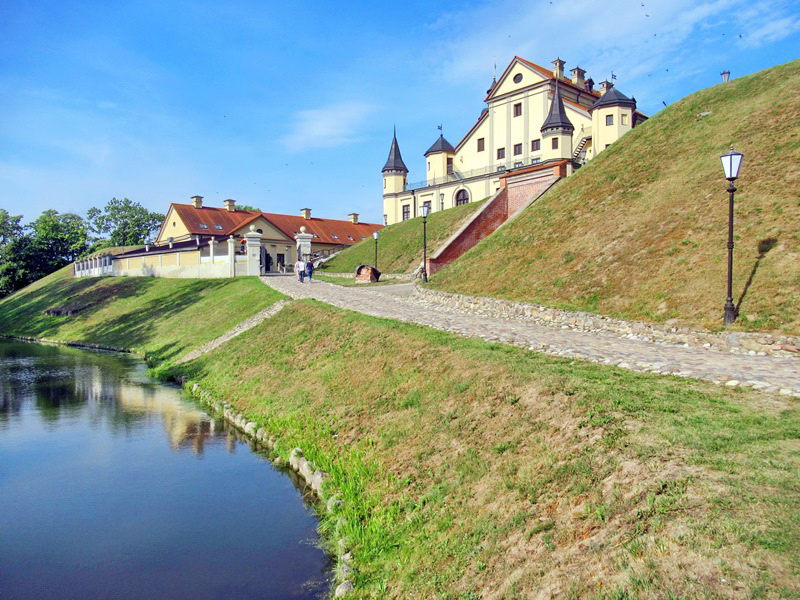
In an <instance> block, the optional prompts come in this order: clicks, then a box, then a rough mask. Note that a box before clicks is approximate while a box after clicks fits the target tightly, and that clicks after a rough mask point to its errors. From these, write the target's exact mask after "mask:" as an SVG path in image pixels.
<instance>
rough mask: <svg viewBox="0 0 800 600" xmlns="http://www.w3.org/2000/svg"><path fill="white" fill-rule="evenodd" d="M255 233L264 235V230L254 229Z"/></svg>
mask: <svg viewBox="0 0 800 600" xmlns="http://www.w3.org/2000/svg"><path fill="white" fill-rule="evenodd" d="M256 231H257V232H258V233H264V230H263V229H256Z"/></svg>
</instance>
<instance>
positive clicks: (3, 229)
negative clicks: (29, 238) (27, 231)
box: [0, 208, 22, 253]
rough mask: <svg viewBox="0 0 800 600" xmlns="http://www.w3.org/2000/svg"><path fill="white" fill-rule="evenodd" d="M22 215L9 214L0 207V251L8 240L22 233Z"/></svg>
mask: <svg viewBox="0 0 800 600" xmlns="http://www.w3.org/2000/svg"><path fill="white" fill-rule="evenodd" d="M21 221H22V215H17V216H11V215H10V214H8V211H7V210H6V209H5V208H0V253H1V252H2V251H3V248H4V247H5V246H6V244H8V243H9V242H10V241H12V240H14V239H16V238H18V237H19V236H21V235H22V225H20V222H21Z"/></svg>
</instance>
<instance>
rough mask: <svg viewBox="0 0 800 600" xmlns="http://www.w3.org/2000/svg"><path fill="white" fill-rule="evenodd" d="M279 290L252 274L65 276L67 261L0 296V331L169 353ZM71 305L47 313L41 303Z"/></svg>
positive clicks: (205, 338)
mask: <svg viewBox="0 0 800 600" xmlns="http://www.w3.org/2000/svg"><path fill="white" fill-rule="evenodd" d="M281 298H282V296H281V295H280V294H279V293H278V292H276V291H274V290H272V289H270V288H268V287H267V286H265V285H263V284H262V283H261V282H259V281H258V279H257V278H255V277H240V278H237V279H159V278H155V277H84V278H81V279H74V278H73V277H72V265H69V266H67V267H64V268H63V269H61V270H59V271H56V272H55V273H51V274H50V275H48V276H47V277H43V278H42V279H40V280H39V281H37V282H35V283H33V284H31V285H29V286H28V287H26V288H24V289H22V290H20V291H18V292H16V293H14V294H12V295H11V296H8V297H6V298H3V299H2V300H0V335H13V336H23V337H37V338H45V339H51V340H58V341H66V342H81V343H90V344H101V345H104V346H111V347H115V348H127V349H129V350H132V351H134V352H137V353H139V354H147V355H148V356H149V357H150V358H151V360H152V361H154V362H160V361H163V360H175V359H177V358H179V357H180V356H182V355H183V354H185V353H186V352H188V351H189V350H191V349H193V348H194V347H196V346H200V345H202V344H204V343H205V342H209V341H211V340H213V339H214V338H216V337H218V336H220V335H222V334H223V333H225V332H226V331H227V330H228V329H230V328H232V327H233V326H234V325H237V324H238V323H240V322H241V321H243V320H244V319H246V318H247V317H249V316H250V315H253V314H255V313H257V312H258V311H260V310H261V309H263V308H265V307H267V306H269V305H270V304H273V303H274V302H277V301H278V300H279V299H281ZM52 310H59V311H75V312H74V314H71V315H62V316H52V315H48V314H45V311H52Z"/></svg>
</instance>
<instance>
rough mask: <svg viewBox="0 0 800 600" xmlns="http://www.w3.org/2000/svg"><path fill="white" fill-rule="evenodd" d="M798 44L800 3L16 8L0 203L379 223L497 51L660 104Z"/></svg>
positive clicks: (3, 89) (0, 67)
mask: <svg viewBox="0 0 800 600" xmlns="http://www.w3.org/2000/svg"><path fill="white" fill-rule="evenodd" d="M798 47H800V4H798V3H797V2H796V1H794V0H791V1H789V0H787V1H774V0H715V1H711V2H698V1H690V0H669V1H655V0H635V1H631V0H607V1H605V2H603V3H598V2H596V1H594V0H570V1H568V2H567V1H565V0H553V1H552V2H551V1H550V0H532V1H530V0H528V1H526V2H519V1H508V0H494V1H492V2H471V1H469V0H466V1H465V0H459V1H458V2H449V1H446V0H445V1H442V2H438V3H431V2H417V1H415V0H412V1H406V2H402V3H401V2H395V3H391V4H385V5H378V4H375V3H372V2H363V1H357V2H341V3H333V2H331V3H327V2H319V3H315V2H304V3H295V2H280V3H279V2H272V1H266V2H264V1H262V2H240V1H236V0H233V1H225V2H188V1H186V0H171V1H163V0H162V1H159V2H155V1H152V0H139V1H137V2H114V1H109V0H106V1H103V2H93V1H86V2H74V1H70V0H60V1H55V2H54V1H49V0H40V1H37V2H31V1H30V0H5V1H4V2H3V3H2V5H1V6H0V115H2V117H1V118H0V207H2V208H6V209H7V210H9V211H10V212H11V213H12V214H20V213H22V214H24V215H25V218H26V221H27V220H31V219H34V218H36V217H37V216H38V215H39V214H40V213H41V212H42V211H43V210H45V209H48V208H55V209H57V210H59V211H60V212H76V213H79V214H85V212H86V210H87V209H89V208H90V207H92V206H102V205H104V204H105V203H106V202H107V201H108V200H109V199H111V198H112V197H114V196H116V197H118V198H121V197H128V198H131V199H132V200H136V201H138V202H140V203H142V204H144V205H145V206H146V207H148V208H149V209H151V210H156V211H159V212H164V211H165V210H166V208H167V206H168V204H169V203H170V202H189V197H190V196H192V195H195V194H199V195H202V196H205V198H206V203H207V204H211V205H216V206H221V205H222V201H223V200H224V199H225V198H234V199H236V200H237V201H238V202H240V203H246V204H252V205H256V206H259V207H260V208H261V209H262V210H265V211H268V212H279V213H288V214H298V211H299V209H300V208H304V207H310V208H312V209H313V214H314V215H315V216H320V217H328V218H346V215H347V214H348V213H350V212H358V213H360V214H361V219H362V220H364V221H370V222H380V221H381V220H382V213H383V210H382V206H381V191H382V185H381V176H380V169H381V167H382V166H383V164H384V162H385V160H386V156H387V154H388V151H389V144H390V142H391V135H392V127H393V126H395V125H396V126H397V135H398V140H399V142H400V148H401V151H402V153H403V157H404V159H405V161H406V164H407V165H408V166H409V168H410V169H411V173H410V174H409V179H410V180H411V181H417V180H420V179H423V178H424V170H423V166H424V162H423V160H424V159H423V157H422V153H423V152H424V151H425V150H426V149H427V148H428V147H429V146H430V145H431V144H432V143H433V142H434V141H435V139H436V137H437V136H438V130H437V126H438V125H439V124H440V123H441V124H443V126H444V134H445V137H447V138H448V139H449V141H450V142H451V143H453V144H454V145H455V144H456V143H457V142H458V141H459V140H460V139H461V137H462V136H463V135H464V134H465V133H466V132H467V130H468V129H469V127H470V126H471V125H472V123H473V122H474V120H475V119H476V118H477V116H478V115H479V113H480V111H481V109H482V108H483V106H485V105H484V104H483V98H484V97H485V91H486V89H487V88H488V87H489V84H490V83H491V78H492V71H493V62H494V61H495V60H496V61H497V69H498V73H500V72H502V70H503V69H504V68H505V66H506V65H507V64H508V62H509V61H510V60H511V59H512V58H513V56H514V55H519V56H522V57H523V58H526V59H528V60H531V61H533V62H535V63H538V64H540V65H543V66H546V67H549V66H550V61H552V60H553V59H554V58H556V57H557V56H559V57H561V58H562V59H564V60H565V61H566V63H567V65H566V68H567V69H571V68H572V67H575V66H576V65H577V66H581V67H583V68H584V69H586V70H587V73H588V76H591V77H593V78H594V80H595V81H597V82H599V81H602V80H603V79H605V78H607V77H609V76H610V74H611V72H612V71H613V72H614V73H615V74H616V76H617V79H616V84H617V86H618V87H619V89H620V90H621V91H622V92H624V93H625V94H627V95H632V96H635V97H636V98H637V100H638V102H639V108H640V110H642V111H643V112H645V113H646V114H649V115H653V114H655V113H656V112H657V111H658V110H660V109H661V108H662V107H663V105H662V102H667V103H671V102H675V101H677V100H679V99H680V98H682V97H684V96H686V95H688V94H690V93H692V92H694V91H697V90H699V89H702V88H705V87H709V86H711V85H716V84H717V83H718V82H719V81H720V75H719V74H720V72H721V71H723V70H725V69H729V70H730V71H731V72H732V77H741V76H743V75H747V74H750V73H754V72H757V71H760V70H762V69H765V68H767V67H770V66H774V65H777V64H782V63H785V62H789V61H791V60H794V59H796V58H797V57H798V56H797V55H798V51H797V48H798Z"/></svg>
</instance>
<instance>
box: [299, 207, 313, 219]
mask: <svg viewBox="0 0 800 600" xmlns="http://www.w3.org/2000/svg"><path fill="white" fill-rule="evenodd" d="M300 216H301V217H303V218H304V219H310V218H311V209H310V208H301V209H300Z"/></svg>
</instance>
